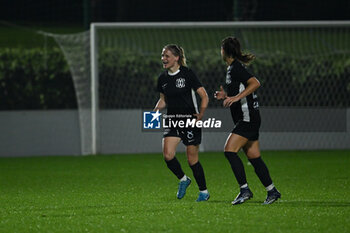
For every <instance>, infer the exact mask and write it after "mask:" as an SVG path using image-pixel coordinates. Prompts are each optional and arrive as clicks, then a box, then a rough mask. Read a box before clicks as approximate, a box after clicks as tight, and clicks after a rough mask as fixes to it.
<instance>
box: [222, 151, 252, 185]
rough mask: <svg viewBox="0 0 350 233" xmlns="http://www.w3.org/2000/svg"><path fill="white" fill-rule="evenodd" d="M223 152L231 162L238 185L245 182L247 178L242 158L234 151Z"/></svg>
mask: <svg viewBox="0 0 350 233" xmlns="http://www.w3.org/2000/svg"><path fill="white" fill-rule="evenodd" d="M224 153H225V157H226V158H227V160H228V161H229V162H230V164H231V168H232V171H233V173H234V174H235V177H236V179H237V182H238V184H239V186H242V185H244V184H246V183H247V178H246V176H245V171H244V166H243V163H242V160H241V159H240V158H239V157H238V155H237V153H235V152H228V151H225V152H224Z"/></svg>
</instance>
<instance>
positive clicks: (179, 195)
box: [176, 177, 191, 199]
mask: <svg viewBox="0 0 350 233" xmlns="http://www.w3.org/2000/svg"><path fill="white" fill-rule="evenodd" d="M190 184H191V179H190V178H188V177H187V180H185V181H180V182H179V189H178V191H177V194H176V196H177V198H178V199H181V198H183V197H184V196H185V194H186V189H187V188H188V186H189V185H190Z"/></svg>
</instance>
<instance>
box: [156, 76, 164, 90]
mask: <svg viewBox="0 0 350 233" xmlns="http://www.w3.org/2000/svg"><path fill="white" fill-rule="evenodd" d="M161 79H162V75H160V76H159V77H158V81H157V91H158V92H160V93H163V94H164V91H163V88H162V80H161Z"/></svg>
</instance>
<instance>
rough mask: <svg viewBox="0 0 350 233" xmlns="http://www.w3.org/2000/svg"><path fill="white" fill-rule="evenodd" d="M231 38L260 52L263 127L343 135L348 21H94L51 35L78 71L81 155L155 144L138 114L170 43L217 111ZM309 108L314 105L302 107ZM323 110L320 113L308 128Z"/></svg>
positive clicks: (150, 102)
mask: <svg viewBox="0 0 350 233" xmlns="http://www.w3.org/2000/svg"><path fill="white" fill-rule="evenodd" d="M227 36H235V37H237V38H238V39H239V40H240V42H241V44H242V48H243V50H244V51H246V52H251V53H254V54H255V55H256V57H257V59H256V60H255V61H254V62H253V63H252V64H251V65H250V66H249V69H250V71H251V72H252V73H253V74H255V75H256V76H257V77H258V79H259V80H260V82H261V84H262V86H261V88H260V89H259V90H258V96H259V103H260V105H261V108H262V109H264V108H265V112H266V117H264V116H263V117H264V118H263V119H264V122H265V126H264V130H265V131H266V132H282V131H283V130H287V131H288V129H289V131H291V132H301V131H304V132H305V131H307V132H309V131H313V130H314V131H320V132H332V131H334V130H335V131H337V132H346V130H347V129H346V127H347V126H346V116H347V115H346V114H347V113H346V111H347V108H349V104H350V94H349V93H350V80H349V75H350V59H349V57H350V56H349V55H350V43H349V41H350V23H349V22H347V21H343V22H341V21H337V22H324V21H321V22H320V21H317V22H211V23H93V24H92V25H91V30H90V32H87V33H82V34H77V35H67V36H55V35H54V38H55V39H56V41H57V42H58V43H59V44H60V46H61V48H62V50H63V51H64V53H65V56H66V58H67V60H68V63H69V65H70V69H71V72H72V75H73V77H74V82H75V88H76V93H77V98H78V104H79V111H80V120H81V129H82V130H81V134H82V135H81V139H82V153H83V154H95V153H98V152H100V153H112V152H114V153H116V152H119V153H123V152H128V149H127V148H130V151H132V152H141V151H144V152H147V149H145V148H148V147H147V146H149V144H150V143H151V142H150V141H147V140H148V139H150V138H153V137H154V135H150V134H142V133H141V130H140V128H141V127H140V125H141V124H142V123H141V122H140V119H141V118H140V116H141V115H140V114H139V112H140V111H141V110H142V109H148V110H150V109H152V108H153V106H154V105H155V103H156V101H157V100H158V97H159V94H158V93H157V92H156V90H155V86H156V81H157V77H158V75H159V74H160V72H162V66H161V62H160V54H161V50H162V48H163V46H164V45H166V44H170V43H171V44H173V43H175V44H178V45H180V46H181V47H183V48H184V49H185V54H186V57H187V60H188V66H189V67H190V68H192V69H193V70H194V72H195V73H196V74H197V76H198V77H199V79H200V80H201V82H202V83H203V85H204V87H205V88H206V90H207V92H208V95H209V97H210V104H209V107H210V109H212V110H213V111H216V109H219V108H220V109H221V106H220V105H221V104H220V103H219V102H217V101H214V100H213V98H211V97H212V96H213V93H214V91H215V90H217V89H218V87H219V86H220V84H223V83H224V80H225V74H226V65H225V64H224V62H223V61H222V59H221V56H220V45H221V41H222V39H223V38H225V37H227ZM310 109H313V110H315V111H314V112H310V111H307V112H305V110H310ZM214 114H215V113H214ZM216 114H218V113H216ZM276 114H277V117H276ZM278 114H280V115H279V116H278ZM308 114H309V115H308ZM344 114H345V115H344ZM320 115H323V116H324V118H322V119H319V122H318V123H317V124H315V125H312V124H310V122H311V123H314V122H315V117H316V116H320ZM334 115H336V116H334ZM272 116H273V117H272ZM293 119H294V120H293ZM305 119H307V121H304V120H305ZM286 121H289V123H288V122H286ZM293 121H294V123H295V124H294V125H293V124H292V123H291V122H293ZM301 121H303V122H304V124H299V123H300V122H301ZM107 122H109V123H107ZM288 124H289V126H288ZM290 124H292V125H290ZM310 125H311V126H310ZM308 127H310V128H308ZM112 131H114V132H112ZM226 134H227V132H226ZM226 134H225V135H226ZM106 135H109V136H106ZM346 135H347V136H346V138H348V137H349V133H347V134H346ZM107 137H108V138H107ZM152 140H153V139H152ZM220 140H221V138H220ZM295 140H297V139H295ZM315 140H316V139H315ZM324 140H327V139H324ZM211 142H212V143H216V142H215V140H211ZM113 143H114V144H115V147H113V146H111V144H113ZM153 143H156V144H160V142H159V141H156V142H153ZM222 143H223V142H222V141H220V143H219V145H220V147H219V148H220V149H221V148H222ZM322 143H323V142H320V145H321V144H322ZM107 144H108V145H107ZM126 144H127V145H126ZM316 147H317V145H316ZM116 148H117V149H116ZM118 148H124V149H120V150H119V149H118ZM137 148H139V149H137ZM149 148H150V149H149V151H152V149H151V148H153V150H154V147H149ZM214 149H215V148H214V147H213V148H207V150H214ZM115 150H117V151H115Z"/></svg>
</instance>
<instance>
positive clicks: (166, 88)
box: [154, 44, 210, 202]
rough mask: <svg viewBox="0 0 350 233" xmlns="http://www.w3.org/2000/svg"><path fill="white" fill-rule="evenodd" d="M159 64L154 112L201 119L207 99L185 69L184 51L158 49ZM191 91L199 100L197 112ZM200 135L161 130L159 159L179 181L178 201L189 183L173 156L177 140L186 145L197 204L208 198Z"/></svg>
mask: <svg viewBox="0 0 350 233" xmlns="http://www.w3.org/2000/svg"><path fill="white" fill-rule="evenodd" d="M162 64H163V68H164V69H165V71H164V72H163V73H162V74H161V75H160V76H159V78H158V85H157V89H158V91H159V92H160V98H159V100H158V102H157V104H156V106H155V108H154V111H157V110H161V109H163V108H165V107H167V115H168V116H178V115H184V116H186V115H189V116H193V117H195V118H197V120H201V119H202V117H203V114H204V112H205V110H206V108H207V106H208V102H209V98H208V95H207V92H206V91H205V89H204V87H203V86H202V84H201V83H200V81H199V80H198V78H197V76H196V75H195V74H194V73H193V71H192V70H191V69H189V68H187V67H186V58H185V53H184V50H183V49H182V48H181V47H179V46H178V45H175V44H170V45H166V46H165V47H164V48H163V50H162ZM195 92H196V93H197V94H198V95H199V96H200V98H201V106H200V109H199V110H198V107H197V106H198V105H197V100H196V95H195ZM175 120H176V119H175ZM201 134H202V132H201V129H200V128H179V127H170V128H167V129H165V132H164V135H163V156H164V159H165V162H166V164H167V166H168V168H169V169H170V170H171V171H172V172H173V173H174V174H175V176H176V177H177V178H178V179H179V186H178V192H177V198H178V199H181V198H183V197H184V196H185V194H186V189H187V188H188V186H189V185H190V184H191V179H190V178H189V177H188V176H187V175H185V173H184V172H183V170H182V168H181V165H180V163H179V161H178V160H177V159H176V156H175V153H176V147H177V145H178V144H179V143H180V141H182V143H183V144H184V145H185V146H186V155H187V160H188V164H189V165H190V167H191V169H192V172H193V176H194V178H195V180H196V182H197V184H198V187H199V196H198V198H197V201H198V202H199V201H207V200H208V199H209V197H210V195H209V192H208V190H207V186H206V181H205V176H204V171H203V167H202V165H201V164H200V162H199V160H198V148H199V144H200V143H201Z"/></svg>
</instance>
